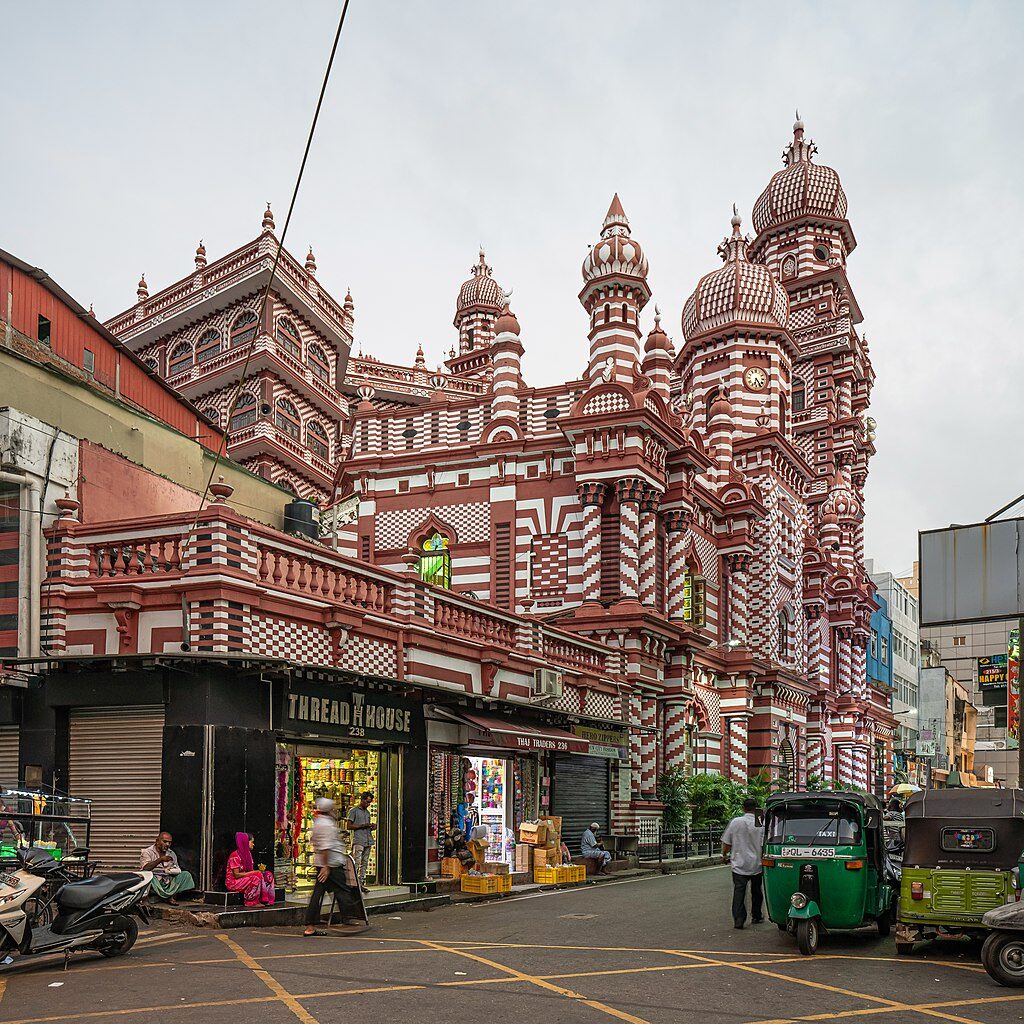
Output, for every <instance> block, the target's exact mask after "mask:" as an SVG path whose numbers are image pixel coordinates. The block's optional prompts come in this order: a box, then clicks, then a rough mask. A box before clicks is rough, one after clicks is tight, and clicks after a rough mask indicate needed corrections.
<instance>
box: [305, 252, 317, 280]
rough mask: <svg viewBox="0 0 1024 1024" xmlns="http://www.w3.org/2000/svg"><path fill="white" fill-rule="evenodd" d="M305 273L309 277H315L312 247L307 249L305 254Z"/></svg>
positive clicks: (314, 260)
mask: <svg viewBox="0 0 1024 1024" xmlns="http://www.w3.org/2000/svg"><path fill="white" fill-rule="evenodd" d="M306 273H307V274H309V276H310V277H316V257H315V256H314V255H313V246H310V247H309V252H307V253H306Z"/></svg>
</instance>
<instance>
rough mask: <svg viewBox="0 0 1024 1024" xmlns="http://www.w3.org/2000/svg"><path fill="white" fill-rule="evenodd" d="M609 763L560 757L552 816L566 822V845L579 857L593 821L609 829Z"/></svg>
mask: <svg viewBox="0 0 1024 1024" xmlns="http://www.w3.org/2000/svg"><path fill="white" fill-rule="evenodd" d="M608 765H609V762H608V761H607V760H606V759H605V758H603V757H584V756H581V755H578V754H556V755H555V770H554V773H553V774H552V777H551V813H552V814H555V815H558V816H560V817H561V819H562V842H563V843H565V845H566V846H568V847H569V852H570V853H571V854H572V855H573V856H574V857H578V856H579V852H580V839H581V838H582V837H583V831H584V829H586V828H587V827H589V825H590V823H591V822H593V821H596V822H599V823H600V824H601V827H602V828H607V827H608V807H609V798H610V781H609V770H608Z"/></svg>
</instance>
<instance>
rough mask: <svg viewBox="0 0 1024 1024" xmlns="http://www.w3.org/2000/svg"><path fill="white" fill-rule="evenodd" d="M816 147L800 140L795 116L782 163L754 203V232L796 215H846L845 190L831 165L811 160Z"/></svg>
mask: <svg viewBox="0 0 1024 1024" xmlns="http://www.w3.org/2000/svg"><path fill="white" fill-rule="evenodd" d="M817 151H818V150H817V147H816V146H815V145H814V143H813V142H807V141H804V123H803V121H801V120H800V119H799V118H797V121H796V124H794V125H793V141H792V142H791V143H790V144H789V145H788V146H787V147H786V149H785V152H783V154H782V162H783V163H784V164H785V166H784V167H783V168H782V170H781V171H778V172H777V173H776V174H774V175H773V176H772V180H771V181H769V182H768V187H767V188H766V189H765V190H764V191H763V192H762V193H761V195H760V196H759V197H758V200H757V202H756V203H754V216H753V221H754V230H755V231H756V232H757V233H758V234H761V232H763V231H766V230H767V229H768V228H772V227H775V226H777V225H779V224H785V223H786V222H787V221H791V220H796V219H797V218H800V217H828V218H830V219H833V220H845V219H846V211H847V202H846V193H845V192H844V191H843V186H842V184H841V183H840V181H839V174H838V173H837V172H836V171H834V170H832V168H831V167H825V166H823V165H822V164H815V163H812V162H811V158H812V157H813V156H814V154H815V153H816V152H817Z"/></svg>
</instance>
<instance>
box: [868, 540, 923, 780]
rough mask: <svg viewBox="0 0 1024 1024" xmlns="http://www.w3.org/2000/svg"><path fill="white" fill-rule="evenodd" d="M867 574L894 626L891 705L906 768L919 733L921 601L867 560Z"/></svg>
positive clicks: (901, 762)
mask: <svg viewBox="0 0 1024 1024" xmlns="http://www.w3.org/2000/svg"><path fill="white" fill-rule="evenodd" d="M867 571H868V574H869V575H870V576H871V581H872V582H873V583H874V585H875V586H876V587H877V588H878V593H879V595H880V596H881V597H883V598H884V599H885V603H886V607H887V609H888V613H889V620H890V623H891V639H890V650H889V655H890V661H891V665H892V688H893V694H892V706H893V712H894V714H895V715H896V717H897V718H898V719H899V723H900V725H899V734H898V743H897V748H896V749H897V762H898V764H899V765H900V767H902V768H904V769H906V768H907V766H908V765H909V763H910V761H911V760H913V757H914V752H915V749H916V743H917V738H918V732H919V721H918V707H919V684H918V676H919V673H920V668H921V627H920V613H919V609H918V600H917V598H916V597H915V596H914V595H913V594H912V593H911V592H910V590H909V589H908V588H907V587H906V586H904V584H903V583H901V582H900V580H899V579H897V578H896V576H895V575H893V573H891V572H888V571H885V570H881V569H879V568H878V567H876V565H875V562H874V559H871V558H869V559H868V560H867Z"/></svg>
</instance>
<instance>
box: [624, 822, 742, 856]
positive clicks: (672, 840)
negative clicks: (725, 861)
mask: <svg viewBox="0 0 1024 1024" xmlns="http://www.w3.org/2000/svg"><path fill="white" fill-rule="evenodd" d="M724 831H725V826H723V825H709V826H703V827H701V828H692V827H690V826H689V825H687V826H685V827H684V828H683V829H681V830H680V831H675V832H668V831H665V830H664V829H662V827H661V825H660V824H658V823H656V822H655V823H652V824H651V825H646V824H645V823H641V825H640V826H638V827H637V828H634V829H625V830H624V833H623V834H625V835H630V836H636V837H637V857H638V858H639V860H640V861H641V862H643V861H657V862H658V863H659V864H660V863H661V862H662V861H666V860H689V859H690V858H691V857H694V858H696V857H714V856H716V855H718V854H720V853H721V852H722V833H723V832H724Z"/></svg>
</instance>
